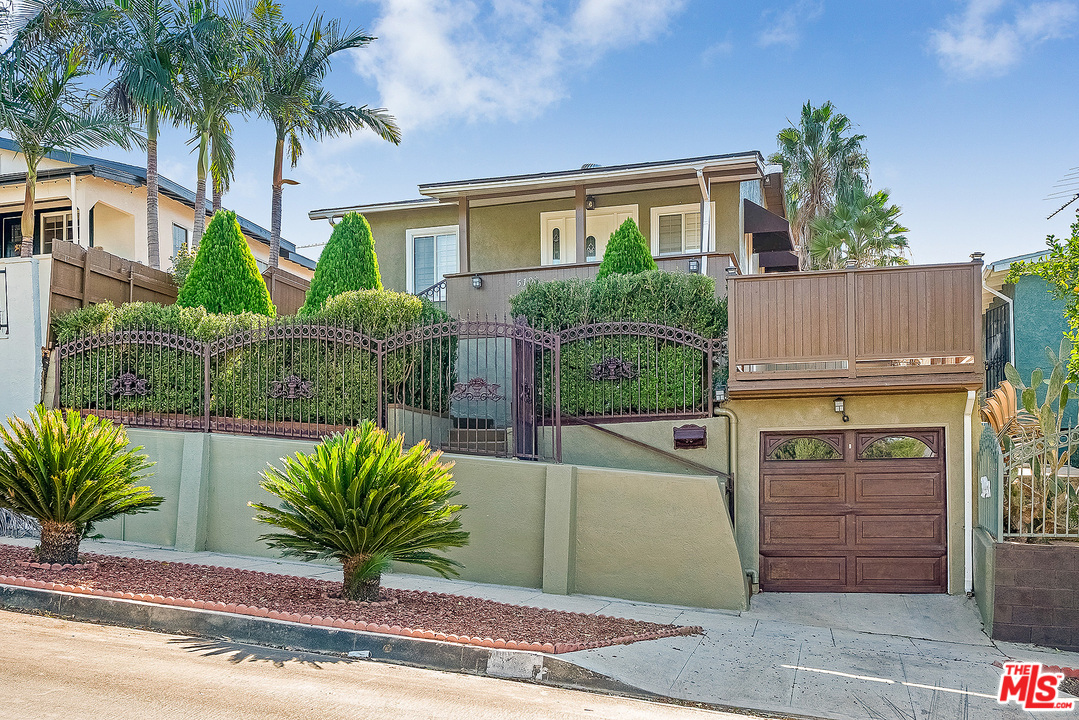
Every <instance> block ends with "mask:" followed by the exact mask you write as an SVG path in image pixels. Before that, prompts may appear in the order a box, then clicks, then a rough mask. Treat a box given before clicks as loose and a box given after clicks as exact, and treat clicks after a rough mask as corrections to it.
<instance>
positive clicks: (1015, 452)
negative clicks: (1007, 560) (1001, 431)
mask: <svg viewBox="0 0 1079 720" xmlns="http://www.w3.org/2000/svg"><path fill="white" fill-rule="evenodd" d="M990 435H992V432H991V431H990ZM980 457H981V453H979V458H980ZM1001 459H1002V468H1001V472H1000V473H999V474H998V477H997V479H996V480H994V478H992V477H989V478H988V479H989V481H990V483H991V484H996V485H997V492H998V494H999V500H998V502H999V505H1000V516H999V519H1000V525H1001V528H1002V530H1001V531H999V532H998V533H997V534H998V536H1001V537H1003V538H1074V539H1079V467H1073V464H1075V465H1079V428H1072V429H1070V430H1062V431H1061V432H1060V433H1059V435H1055V436H1053V435H1050V436H1048V437H1046V436H1042V437H1038V438H1034V439H1033V440H1026V441H1020V442H1015V441H1012V440H1008V439H1005V447H1004V452H1003V453H1002V458H1001ZM988 466H989V465H988V463H987V465H986V467H988ZM982 474H983V476H984V475H985V473H984V472H983V473H982ZM991 492H992V488H991ZM979 508H980V506H979ZM987 529H988V528H987Z"/></svg>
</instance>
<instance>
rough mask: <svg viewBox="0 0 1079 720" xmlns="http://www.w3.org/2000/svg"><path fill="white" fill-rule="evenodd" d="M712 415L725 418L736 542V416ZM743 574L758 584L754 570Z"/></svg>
mask: <svg viewBox="0 0 1079 720" xmlns="http://www.w3.org/2000/svg"><path fill="white" fill-rule="evenodd" d="M712 414H713V415H715V416H716V417H724V418H727V474H728V475H730V477H731V490H730V494H731V497H730V503H731V507H732V508H733V509H734V512H733V514H734V517H732V518H731V528H732V529H734V531H735V540H736V541H737V536H738V531H737V527H738V525H737V517H738V503H736V502H735V492H734V489H735V488H736V487H737V483H738V416H737V415H735V414H734V412H733V411H732V410H728V409H727V408H723V407H717V408H715V409H714V410H713V411H712ZM745 573H746V575H749V576H750V577H751V578H752V582H753V584H754V585H756V584H757V583H758V582H759V579H758V575H757V571H756V570H755V569H753V568H748V569H746V571H745Z"/></svg>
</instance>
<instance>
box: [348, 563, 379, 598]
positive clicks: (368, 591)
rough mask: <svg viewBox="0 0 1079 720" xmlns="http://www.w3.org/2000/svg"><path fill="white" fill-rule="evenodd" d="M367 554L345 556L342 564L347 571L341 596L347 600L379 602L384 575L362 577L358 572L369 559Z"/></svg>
mask: <svg viewBox="0 0 1079 720" xmlns="http://www.w3.org/2000/svg"><path fill="white" fill-rule="evenodd" d="M367 559H368V558H367V556H365V555H354V556H352V557H349V558H345V559H344V560H343V561H342V562H341V565H342V566H343V568H344V571H345V582H344V584H343V585H342V586H341V596H342V597H343V598H345V599H346V600H358V601H360V602H378V593H379V588H380V587H381V583H382V575H381V573H380V574H377V575H374V576H371V577H366V578H365V577H361V576H360V574H359V573H358V572H357V571H358V570H359V569H360V568H361V567H362V566H363V565H364V563H365V562H366V561H367Z"/></svg>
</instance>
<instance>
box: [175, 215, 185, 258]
mask: <svg viewBox="0 0 1079 720" xmlns="http://www.w3.org/2000/svg"><path fill="white" fill-rule="evenodd" d="M184 245H187V228H185V227H183V226H182V225H176V224H175V223H174V224H173V226H172V256H173V257H179V256H180V248H182V247H183V246H184Z"/></svg>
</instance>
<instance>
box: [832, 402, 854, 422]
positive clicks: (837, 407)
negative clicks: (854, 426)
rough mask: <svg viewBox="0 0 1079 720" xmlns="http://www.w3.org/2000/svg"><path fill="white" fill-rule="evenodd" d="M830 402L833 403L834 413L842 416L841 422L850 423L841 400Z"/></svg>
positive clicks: (844, 404)
mask: <svg viewBox="0 0 1079 720" xmlns="http://www.w3.org/2000/svg"><path fill="white" fill-rule="evenodd" d="M832 402H834V403H835V411H836V412H837V413H840V414H842V415H843V422H850V418H849V417H847V413H846V403H845V402H843V398H841V397H840V398H836V399H835V400H833V401H832Z"/></svg>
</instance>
